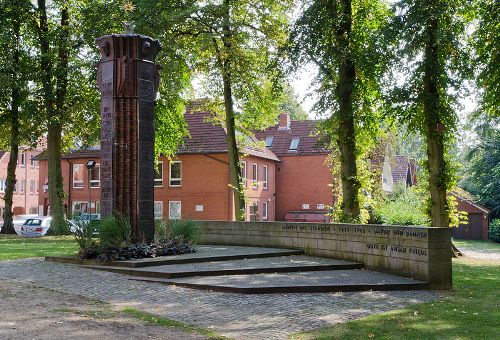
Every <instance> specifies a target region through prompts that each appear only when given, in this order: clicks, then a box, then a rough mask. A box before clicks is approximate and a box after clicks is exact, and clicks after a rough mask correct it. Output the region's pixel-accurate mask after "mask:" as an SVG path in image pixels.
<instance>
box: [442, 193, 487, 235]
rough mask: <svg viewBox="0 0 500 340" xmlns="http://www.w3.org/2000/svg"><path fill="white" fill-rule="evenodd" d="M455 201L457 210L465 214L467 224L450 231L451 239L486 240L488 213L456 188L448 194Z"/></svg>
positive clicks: (470, 196)
mask: <svg viewBox="0 0 500 340" xmlns="http://www.w3.org/2000/svg"><path fill="white" fill-rule="evenodd" d="M450 194H451V195H452V196H453V197H455V199H456V201H457V209H458V210H459V211H465V212H466V213H467V224H462V225H460V226H458V227H457V228H453V229H452V235H453V238H457V239H466V240H487V239H488V225H489V223H490V211H489V210H488V208H486V207H484V206H482V205H480V204H478V203H476V202H474V201H473V200H472V195H471V194H470V193H468V192H467V191H465V190H463V189H460V188H458V189H457V190H455V191H452V192H451V193H450Z"/></svg>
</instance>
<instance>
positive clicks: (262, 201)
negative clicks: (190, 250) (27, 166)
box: [39, 106, 279, 221]
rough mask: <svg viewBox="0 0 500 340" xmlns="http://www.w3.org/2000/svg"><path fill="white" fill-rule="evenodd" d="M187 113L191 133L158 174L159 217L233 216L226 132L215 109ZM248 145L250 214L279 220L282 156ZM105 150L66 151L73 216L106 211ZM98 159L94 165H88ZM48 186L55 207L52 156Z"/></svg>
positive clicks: (44, 174)
mask: <svg viewBox="0 0 500 340" xmlns="http://www.w3.org/2000/svg"><path fill="white" fill-rule="evenodd" d="M185 119H186V122H187V125H188V130H189V135H190V136H189V137H186V138H185V139H184V142H183V144H182V146H181V147H180V148H179V150H178V153H177V156H176V158H175V159H172V160H169V159H167V158H166V157H160V158H159V160H158V167H157V171H156V175H155V189H154V190H155V192H154V197H155V203H154V207H155V218H157V219H181V218H182V219H195V220H233V219H234V217H235V213H234V205H233V200H232V196H233V195H232V189H231V187H230V186H229V185H228V173H229V172H228V157H227V143H226V132H225V130H224V129H223V128H222V126H220V125H217V124H212V123H211V122H210V113H208V112H205V111H199V110H197V109H196V106H192V107H190V108H188V110H187V112H186V114H185ZM250 142H251V143H249V145H248V146H245V147H243V148H242V152H241V161H242V177H243V182H244V186H245V188H246V189H245V197H246V206H245V209H246V212H247V220H260V221H274V220H275V210H276V201H275V197H276V181H275V168H276V163H278V162H279V159H278V157H276V155H274V154H273V153H272V152H271V151H270V150H268V149H266V148H262V147H258V146H256V143H253V142H256V141H250ZM99 158H100V150H99V148H94V149H89V150H76V151H73V152H70V153H68V154H66V155H63V157H62V172H63V178H64V191H65V192H66V193H67V195H66V200H65V204H66V209H67V215H68V216H75V215H78V214H82V213H99V212H100V195H101V192H100V176H101V174H100V166H99V165H100V164H99ZM89 160H95V161H96V163H97V164H96V166H95V168H94V169H92V170H91V171H88V170H87V168H86V166H85V165H86V163H87V161H89ZM40 181H41V182H42V183H43V188H44V189H43V190H42V192H41V194H40V196H39V205H40V206H41V207H43V214H44V215H47V214H48V212H49V209H50V202H49V197H48V192H47V188H48V162H47V160H46V159H45V158H44V157H43V155H42V156H41V157H40Z"/></svg>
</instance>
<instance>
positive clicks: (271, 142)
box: [266, 136, 274, 148]
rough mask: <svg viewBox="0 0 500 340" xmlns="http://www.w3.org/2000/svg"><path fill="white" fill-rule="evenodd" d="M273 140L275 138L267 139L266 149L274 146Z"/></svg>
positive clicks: (269, 137)
mask: <svg viewBox="0 0 500 340" xmlns="http://www.w3.org/2000/svg"><path fill="white" fill-rule="evenodd" d="M273 139H274V137H273V136H268V137H266V147H268V148H270V147H271V146H273Z"/></svg>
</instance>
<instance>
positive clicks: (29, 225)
mask: <svg viewBox="0 0 500 340" xmlns="http://www.w3.org/2000/svg"><path fill="white" fill-rule="evenodd" d="M51 222H52V217H43V216H42V217H35V218H28V219H27V220H26V221H25V222H24V223H23V225H22V226H21V234H20V235H21V236H24V237H40V236H44V235H45V234H47V231H48V230H49V228H50V224H51ZM66 222H67V223H68V225H69V227H70V229H71V230H74V228H75V225H74V223H73V222H71V221H66Z"/></svg>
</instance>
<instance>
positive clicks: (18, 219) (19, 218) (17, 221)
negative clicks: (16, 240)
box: [12, 214, 40, 235]
mask: <svg viewBox="0 0 500 340" xmlns="http://www.w3.org/2000/svg"><path fill="white" fill-rule="evenodd" d="M37 217H40V216H38V215H33V214H32V215H15V216H13V218H12V223H13V224H14V230H15V231H16V233H17V234H18V235H21V226H22V225H23V224H24V222H26V220H27V219H29V218H37Z"/></svg>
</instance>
